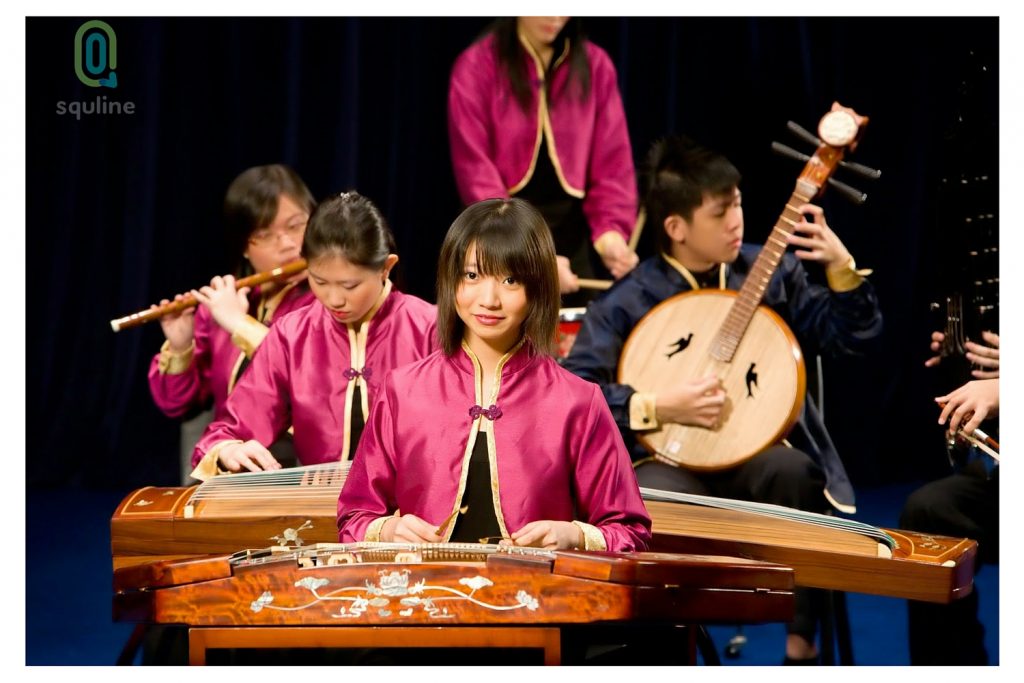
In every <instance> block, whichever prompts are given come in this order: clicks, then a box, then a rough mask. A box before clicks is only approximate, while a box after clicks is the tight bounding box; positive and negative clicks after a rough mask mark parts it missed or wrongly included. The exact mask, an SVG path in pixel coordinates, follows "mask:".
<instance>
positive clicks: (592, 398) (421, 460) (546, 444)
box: [338, 344, 651, 551]
mask: <svg viewBox="0 0 1024 683" xmlns="http://www.w3.org/2000/svg"><path fill="white" fill-rule="evenodd" d="M480 375H481V369H480V365H479V363H478V362H477V360H476V358H475V357H474V356H473V355H472V354H471V352H469V351H468V347H465V346H463V350H462V351H459V352H457V353H456V354H455V356H454V357H451V358H449V357H447V356H445V355H444V354H443V352H441V351H438V352H437V353H435V354H433V355H431V356H429V357H428V358H425V359H423V360H422V361H420V362H418V363H414V364H412V365H409V366H406V367H404V368H399V369H398V370H395V371H394V372H392V373H391V375H390V376H389V377H388V379H387V380H386V382H385V386H384V388H383V391H380V392H378V393H377V395H376V397H375V399H374V405H373V409H372V410H371V412H370V419H369V421H368V422H367V424H366V429H365V431H364V432H363V438H362V440H361V441H360V444H359V449H358V451H357V452H356V456H355V459H354V460H353V463H352V468H351V470H350V471H349V475H348V478H347V480H346V482H345V485H344V487H343V489H342V491H341V496H340V498H339V500H338V527H339V538H340V539H341V541H342V542H355V541H363V540H368V541H373V540H379V534H380V528H381V527H382V526H383V522H384V521H386V520H387V519H388V518H389V517H390V516H391V515H392V513H394V512H395V511H396V510H400V511H401V512H402V513H412V514H414V515H416V516H418V517H420V518H422V519H424V520H426V521H428V522H430V523H431V524H441V523H442V522H443V521H444V520H445V518H447V517H448V516H449V515H450V514H451V513H452V512H454V511H455V510H457V509H458V508H459V507H460V505H461V501H462V496H463V494H464V492H465V489H466V478H467V474H468V471H469V459H470V455H471V454H472V451H473V445H474V444H475V442H476V438H477V434H478V433H479V432H480V431H482V430H483V431H485V433H486V435H487V442H488V458H489V460H490V470H491V486H492V492H493V501H494V511H495V515H496V517H497V519H498V524H499V526H500V528H501V532H502V534H503V535H504V536H506V537H507V536H508V535H509V534H510V532H514V531H517V530H519V529H520V528H521V527H523V526H524V525H525V524H527V523H528V522H531V521H536V520H543V519H550V520H560V521H572V522H576V523H578V524H579V526H580V527H581V529H583V532H584V535H585V537H586V548H587V549H607V550H615V551H626V550H644V549H645V548H646V547H647V545H648V542H649V541H650V537H651V531H650V529H651V520H650V517H649V516H648V514H647V509H646V508H645V507H644V504H643V501H642V500H641V497H640V490H639V487H638V486H637V482H636V476H635V475H634V474H633V468H632V466H631V464H630V460H629V455H628V454H627V452H626V448H625V446H624V444H623V442H622V437H621V436H620V434H619V431H618V428H617V427H616V426H615V422H614V420H613V419H612V416H611V412H610V411H609V409H608V405H607V404H606V403H605V401H604V397H603V396H602V394H601V391H600V389H599V387H598V386H597V385H596V384H592V383H590V382H586V381H583V380H580V379H579V378H578V377H576V376H574V375H572V374H571V373H569V372H567V371H566V370H564V369H562V368H561V367H560V366H559V365H558V363H556V362H555V361H554V359H552V358H551V357H550V356H546V355H541V354H538V353H536V352H535V351H534V349H533V347H532V346H531V345H530V344H524V345H521V346H520V347H518V350H513V351H512V352H510V354H508V355H507V356H506V357H505V359H503V361H502V363H501V364H499V367H498V371H497V377H498V379H496V381H495V387H496V389H495V396H496V398H495V399H494V400H493V401H492V400H488V401H481V398H480V395H479V393H480V389H479V387H480V386H481V383H480V380H481V376H480ZM485 403H486V404H487V405H484V404H485ZM493 406H497V410H495V409H494V407H493ZM474 407H475V410H474ZM474 415H475V416H474ZM453 528H454V524H449V525H448V527H447V529H446V532H445V533H446V536H445V538H448V537H450V536H451V532H452V529H453ZM595 534H596V535H595Z"/></svg>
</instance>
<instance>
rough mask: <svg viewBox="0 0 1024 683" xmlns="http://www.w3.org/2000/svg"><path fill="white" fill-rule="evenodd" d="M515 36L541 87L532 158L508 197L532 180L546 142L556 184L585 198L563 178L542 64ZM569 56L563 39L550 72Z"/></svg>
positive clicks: (535, 52)
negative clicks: (542, 147)
mask: <svg viewBox="0 0 1024 683" xmlns="http://www.w3.org/2000/svg"><path fill="white" fill-rule="evenodd" d="M516 35H517V36H518V37H519V42H520V43H522V45H523V48H524V49H525V50H526V53H527V54H528V55H530V58H531V59H532V60H533V66H534V69H535V70H536V72H537V78H539V79H540V80H541V81H542V84H541V87H540V89H539V90H538V93H537V137H536V139H535V140H534V143H533V157H532V158H531V159H530V165H529V167H528V168H527V169H526V175H524V176H523V177H522V179H520V181H519V182H518V183H516V184H515V185H513V186H512V187H510V188H509V189H508V193H509V195H510V196H513V197H514V196H515V195H516V194H517V193H518V192H519V191H520V190H522V189H523V188H524V187H526V184H527V183H529V182H530V179H531V178H533V173H534V171H535V170H536V169H537V157H538V156H539V155H540V147H541V142H542V141H544V140H545V138H546V141H547V151H548V158H549V159H550V160H551V165H552V166H553V167H554V169H555V177H557V178H558V184H559V185H561V186H562V190H564V191H565V193H566V194H567V195H569V196H570V197H575V198H576V199H583V198H584V197H585V196H586V194H587V193H586V191H585V190H583V189H582V188H577V187H573V186H572V185H570V184H569V181H568V180H567V179H566V177H565V171H563V170H562V162H561V161H559V160H558V149H557V147H556V146H555V132H554V127H553V126H552V125H551V113H550V111H549V110H548V98H547V93H546V91H545V88H544V85H543V82H544V81H545V80H546V78H545V73H544V63H543V61H542V60H541V58H540V55H538V54H537V51H536V50H534V49H533V46H532V45H530V41H528V40H527V39H526V36H524V35H523V33H522V32H521V31H517V33H516ZM568 55H569V39H568V38H566V39H565V47H564V49H563V50H562V54H561V56H559V58H558V59H557V60H555V63H554V65H552V67H551V71H552V72H554V70H555V69H556V68H557V67H558V65H560V64H561V63H562V62H563V61H564V60H565V58H566V57H568Z"/></svg>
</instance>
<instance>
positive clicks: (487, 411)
mask: <svg viewBox="0 0 1024 683" xmlns="http://www.w3.org/2000/svg"><path fill="white" fill-rule="evenodd" d="M481 415H483V416H484V417H486V418H487V419H488V420H490V421H491V422H494V421H495V420H497V419H498V418H499V417H501V408H499V407H498V406H496V405H493V404H492V405H491V407H490V408H482V407H480V406H473V407H472V408H470V409H469V416H470V417H471V418H473V419H474V420H475V419H477V418H478V417H480V416H481Z"/></svg>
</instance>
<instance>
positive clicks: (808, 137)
mask: <svg viewBox="0 0 1024 683" xmlns="http://www.w3.org/2000/svg"><path fill="white" fill-rule="evenodd" d="M786 128H789V130H790V131H791V132H793V133H795V134H796V136H797V137H798V138H802V139H803V140H804V142H806V143H808V144H810V145H814V146H815V147H821V145H822V144H823V143H822V142H821V140H819V139H818V137H817V136H815V135H813V134H811V133H809V132H808V131H807V130H806V129H804V128H803V127H801V126H800V124H798V123H796V122H795V121H789V122H787V123H786Z"/></svg>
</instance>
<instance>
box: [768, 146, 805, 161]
mask: <svg viewBox="0 0 1024 683" xmlns="http://www.w3.org/2000/svg"><path fill="white" fill-rule="evenodd" d="M772 151H773V152H775V153H776V154H781V155H782V156H784V157H789V158H790V159H795V160H797V161H801V162H806V161H808V160H809V159H810V158H811V157H809V156H807V155H806V154H804V153H803V152H798V151H796V150H795V149H793V148H792V147H787V146H786V145H784V144H782V143H781V142H773V143H772Z"/></svg>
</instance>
